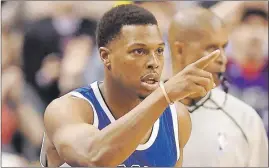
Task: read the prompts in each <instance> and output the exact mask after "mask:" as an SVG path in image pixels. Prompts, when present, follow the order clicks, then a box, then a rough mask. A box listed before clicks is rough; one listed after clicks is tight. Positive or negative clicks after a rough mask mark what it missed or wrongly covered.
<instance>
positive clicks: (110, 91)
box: [100, 75, 141, 120]
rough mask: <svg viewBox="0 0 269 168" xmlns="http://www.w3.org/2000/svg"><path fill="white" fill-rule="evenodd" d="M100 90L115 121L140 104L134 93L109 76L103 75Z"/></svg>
mask: <svg viewBox="0 0 269 168" xmlns="http://www.w3.org/2000/svg"><path fill="white" fill-rule="evenodd" d="M100 90H101V94H102V96H103V98H104V100H105V102H106V104H107V106H108V107H109V109H110V111H111V113H112V115H113V116H114V118H115V119H116V120H117V119H118V118H120V117H122V116H123V115H125V114H126V113H128V112H129V111H131V110H132V109H133V108H134V107H135V106H137V105H138V104H139V103H140V102H141V100H140V99H139V98H138V96H137V95H136V94H135V93H134V92H131V91H130V89H127V88H125V87H123V86H122V85H121V84H120V83H118V82H117V81H115V80H113V79H112V78H111V77H110V76H109V75H105V79H104V83H103V84H102V85H100Z"/></svg>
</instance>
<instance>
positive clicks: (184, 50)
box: [169, 7, 268, 167]
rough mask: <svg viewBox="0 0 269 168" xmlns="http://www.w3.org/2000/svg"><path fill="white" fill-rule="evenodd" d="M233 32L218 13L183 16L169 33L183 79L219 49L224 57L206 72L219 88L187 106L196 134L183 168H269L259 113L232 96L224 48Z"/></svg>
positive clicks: (204, 11)
mask: <svg viewBox="0 0 269 168" xmlns="http://www.w3.org/2000/svg"><path fill="white" fill-rule="evenodd" d="M228 30H229V29H227V26H226V25H225V24H224V22H223V21H222V20H221V19H220V18H219V17H217V16H216V15H215V14H214V13H213V12H211V11H209V10H207V9H203V8H198V7H197V8H192V9H191V10H190V9H185V10H181V11H180V12H179V13H177V14H176V15H175V17H174V19H173V21H172V23H171V25H170V28H169V44H170V49H171V56H172V67H173V73H174V74H177V73H178V72H180V71H181V70H183V69H184V68H185V67H186V66H188V65H189V64H191V63H193V62H195V61H197V60H199V59H200V58H201V57H203V55H204V56H205V55H207V54H208V53H210V52H212V51H214V50H216V49H219V50H220V51H221V56H220V57H218V59H216V60H215V61H214V62H212V64H210V65H209V66H207V68H206V69H205V70H206V71H208V72H211V73H212V74H213V78H214V82H215V83H216V84H217V85H218V86H223V87H224V91H225V92H223V91H222V90H221V89H220V88H215V89H213V90H212V91H210V92H209V93H208V94H207V95H206V96H204V97H200V98H197V97H196V96H190V97H188V98H185V99H184V100H181V102H182V103H183V104H185V105H187V106H188V109H189V112H190V116H191V120H192V133H191V136H190V139H189V141H188V143H187V145H186V146H185V148H184V162H183V166H188V167H189V166H190V167H192V166H198V167H226V166H231V167H248V166H249V167H263V166H266V167H267V166H268V140H267V138H266V132H265V129H264V126H263V123H262V120H261V118H260V117H259V116H258V114H257V112H256V111H255V110H254V109H253V108H251V107H250V106H248V105H247V104H245V103H243V102H242V101H240V100H238V99H237V98H235V97H233V96H231V95H229V94H228V93H227V91H228V90H227V89H228V88H227V85H226V84H227V83H226V82H227V81H225V80H224V79H225V78H224V76H223V73H224V72H225V66H226V62H227V60H226V57H225V55H224V48H225V46H226V44H227V42H228V34H229V31H228Z"/></svg>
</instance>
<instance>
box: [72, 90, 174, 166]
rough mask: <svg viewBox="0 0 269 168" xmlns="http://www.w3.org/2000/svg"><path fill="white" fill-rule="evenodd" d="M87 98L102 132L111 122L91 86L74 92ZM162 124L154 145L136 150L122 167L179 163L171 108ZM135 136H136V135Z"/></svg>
mask: <svg viewBox="0 0 269 168" xmlns="http://www.w3.org/2000/svg"><path fill="white" fill-rule="evenodd" d="M74 91H75V92H79V93H80V94H82V95H83V96H84V97H85V98H87V99H88V100H89V101H90V102H91V103H92V104H93V106H94V108H95V111H96V113H97V116H98V120H99V125H98V128H99V129H100V130H102V129H103V128H104V127H106V126H107V125H109V124H110V123H111V121H110V120H109V118H108V116H107V114H106V113H105V111H104V109H103V108H102V107H101V104H100V102H99V101H98V98H97V97H96V95H95V94H94V91H93V89H92V88H91V87H90V86H86V87H82V88H78V89H76V90H74ZM159 120H160V124H159V129H158V134H157V137H156V139H155V141H154V143H153V144H152V145H151V146H150V147H149V148H147V149H145V150H136V151H134V152H133V153H132V155H130V156H129V158H127V159H126V160H125V161H124V162H123V164H121V165H120V166H126V167H131V166H135V165H139V166H138V167H145V166H147V167H160V166H161V167H172V166H175V164H176V162H177V150H176V142H175V135H174V127H173V120H172V114H171V109H170V107H167V108H166V110H165V111H164V113H163V114H162V115H161V117H160V118H159ZM134 136H135V135H134Z"/></svg>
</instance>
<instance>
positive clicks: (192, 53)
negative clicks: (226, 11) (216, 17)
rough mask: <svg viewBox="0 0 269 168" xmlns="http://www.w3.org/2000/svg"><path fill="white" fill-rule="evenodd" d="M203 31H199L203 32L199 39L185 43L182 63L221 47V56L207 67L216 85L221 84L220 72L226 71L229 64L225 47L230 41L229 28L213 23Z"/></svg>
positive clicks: (184, 64) (195, 59)
mask: <svg viewBox="0 0 269 168" xmlns="http://www.w3.org/2000/svg"><path fill="white" fill-rule="evenodd" d="M213 26H214V27H213ZM197 31H198V30H197ZM201 31H203V32H202V33H201V32H200V33H199V34H201V37H200V38H199V41H198V40H197V41H191V42H188V43H187V45H184V49H183V50H182V51H183V53H182V57H180V59H181V60H180V61H181V63H182V64H181V65H183V66H184V67H185V66H187V65H189V64H191V63H193V62H195V61H197V60H198V59H200V58H201V57H203V56H206V55H208V54H209V53H211V52H213V51H214V50H217V49H219V50H220V51H221V55H220V57H218V59H216V60H215V61H214V62H212V63H211V64H209V65H208V66H207V68H206V69H205V70H206V71H208V72H211V73H212V75H213V78H214V82H215V83H216V85H219V84H220V80H219V77H218V74H219V73H223V72H225V70H226V64H227V58H226V56H225V54H224V49H225V47H226V45H227V42H228V30H227V29H226V28H225V27H224V26H219V27H216V25H212V26H208V27H207V29H203V30H201ZM179 65H180V64H179Z"/></svg>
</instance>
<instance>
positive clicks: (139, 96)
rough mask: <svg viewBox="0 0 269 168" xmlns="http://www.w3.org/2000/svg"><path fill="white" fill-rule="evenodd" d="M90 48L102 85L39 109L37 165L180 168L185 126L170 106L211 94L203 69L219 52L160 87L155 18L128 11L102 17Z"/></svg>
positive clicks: (183, 116) (180, 109)
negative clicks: (99, 64) (100, 66)
mask: <svg viewBox="0 0 269 168" xmlns="http://www.w3.org/2000/svg"><path fill="white" fill-rule="evenodd" d="M97 43H98V47H99V53H100V57H101V59H102V61H103V63H104V69H105V70H104V71H105V77H104V81H102V82H95V83H92V84H91V85H89V86H86V87H82V88H78V89H76V90H74V91H72V92H70V93H69V94H67V95H64V96H62V97H60V98H58V99H56V100H54V101H53V102H52V103H51V104H50V105H49V106H48V107H47V109H46V111H45V116H44V122H45V128H46V133H45V136H44V143H43V146H42V150H41V164H42V165H43V166H52V167H58V166H76V167H77V166H84V167H86V166H123V167H125V166H126V167H131V166H133V167H157V166H163V167H170V166H181V163H182V159H183V155H182V152H183V147H184V145H185V144H186V142H187V141H188V138H189V135H190V132H191V127H190V125H191V122H190V118H189V113H188V111H187V109H186V108H185V106H183V105H182V104H181V103H178V100H182V99H183V98H185V97H187V96H191V95H199V96H204V95H206V93H207V92H208V91H209V90H211V89H212V88H213V87H214V86H215V85H214V83H213V77H212V75H211V73H209V72H206V71H204V70H203V69H204V68H205V67H206V66H208V64H209V63H210V62H212V61H214V59H217V57H218V55H219V51H218V50H217V51H214V52H212V53H211V54H209V55H208V56H206V57H203V58H202V59H200V60H198V61H197V62H195V63H193V64H191V65H189V66H188V67H186V68H185V69H184V70H183V71H181V72H180V73H178V74H176V75H175V76H174V77H172V78H171V79H170V80H169V81H167V82H166V83H165V84H163V82H161V81H160V74H161V71H162V68H163V48H164V43H163V40H162V38H161V35H160V31H159V29H158V25H157V21H156V18H155V17H154V16H153V14H152V13H150V12H149V11H147V10H145V9H143V8H140V7H137V6H135V5H120V6H117V7H115V8H112V9H111V10H110V11H108V12H107V13H105V14H104V16H103V17H102V19H101V21H100V23H99V26H98V30H97ZM173 102H177V103H174V104H173ZM179 121H180V122H179Z"/></svg>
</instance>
